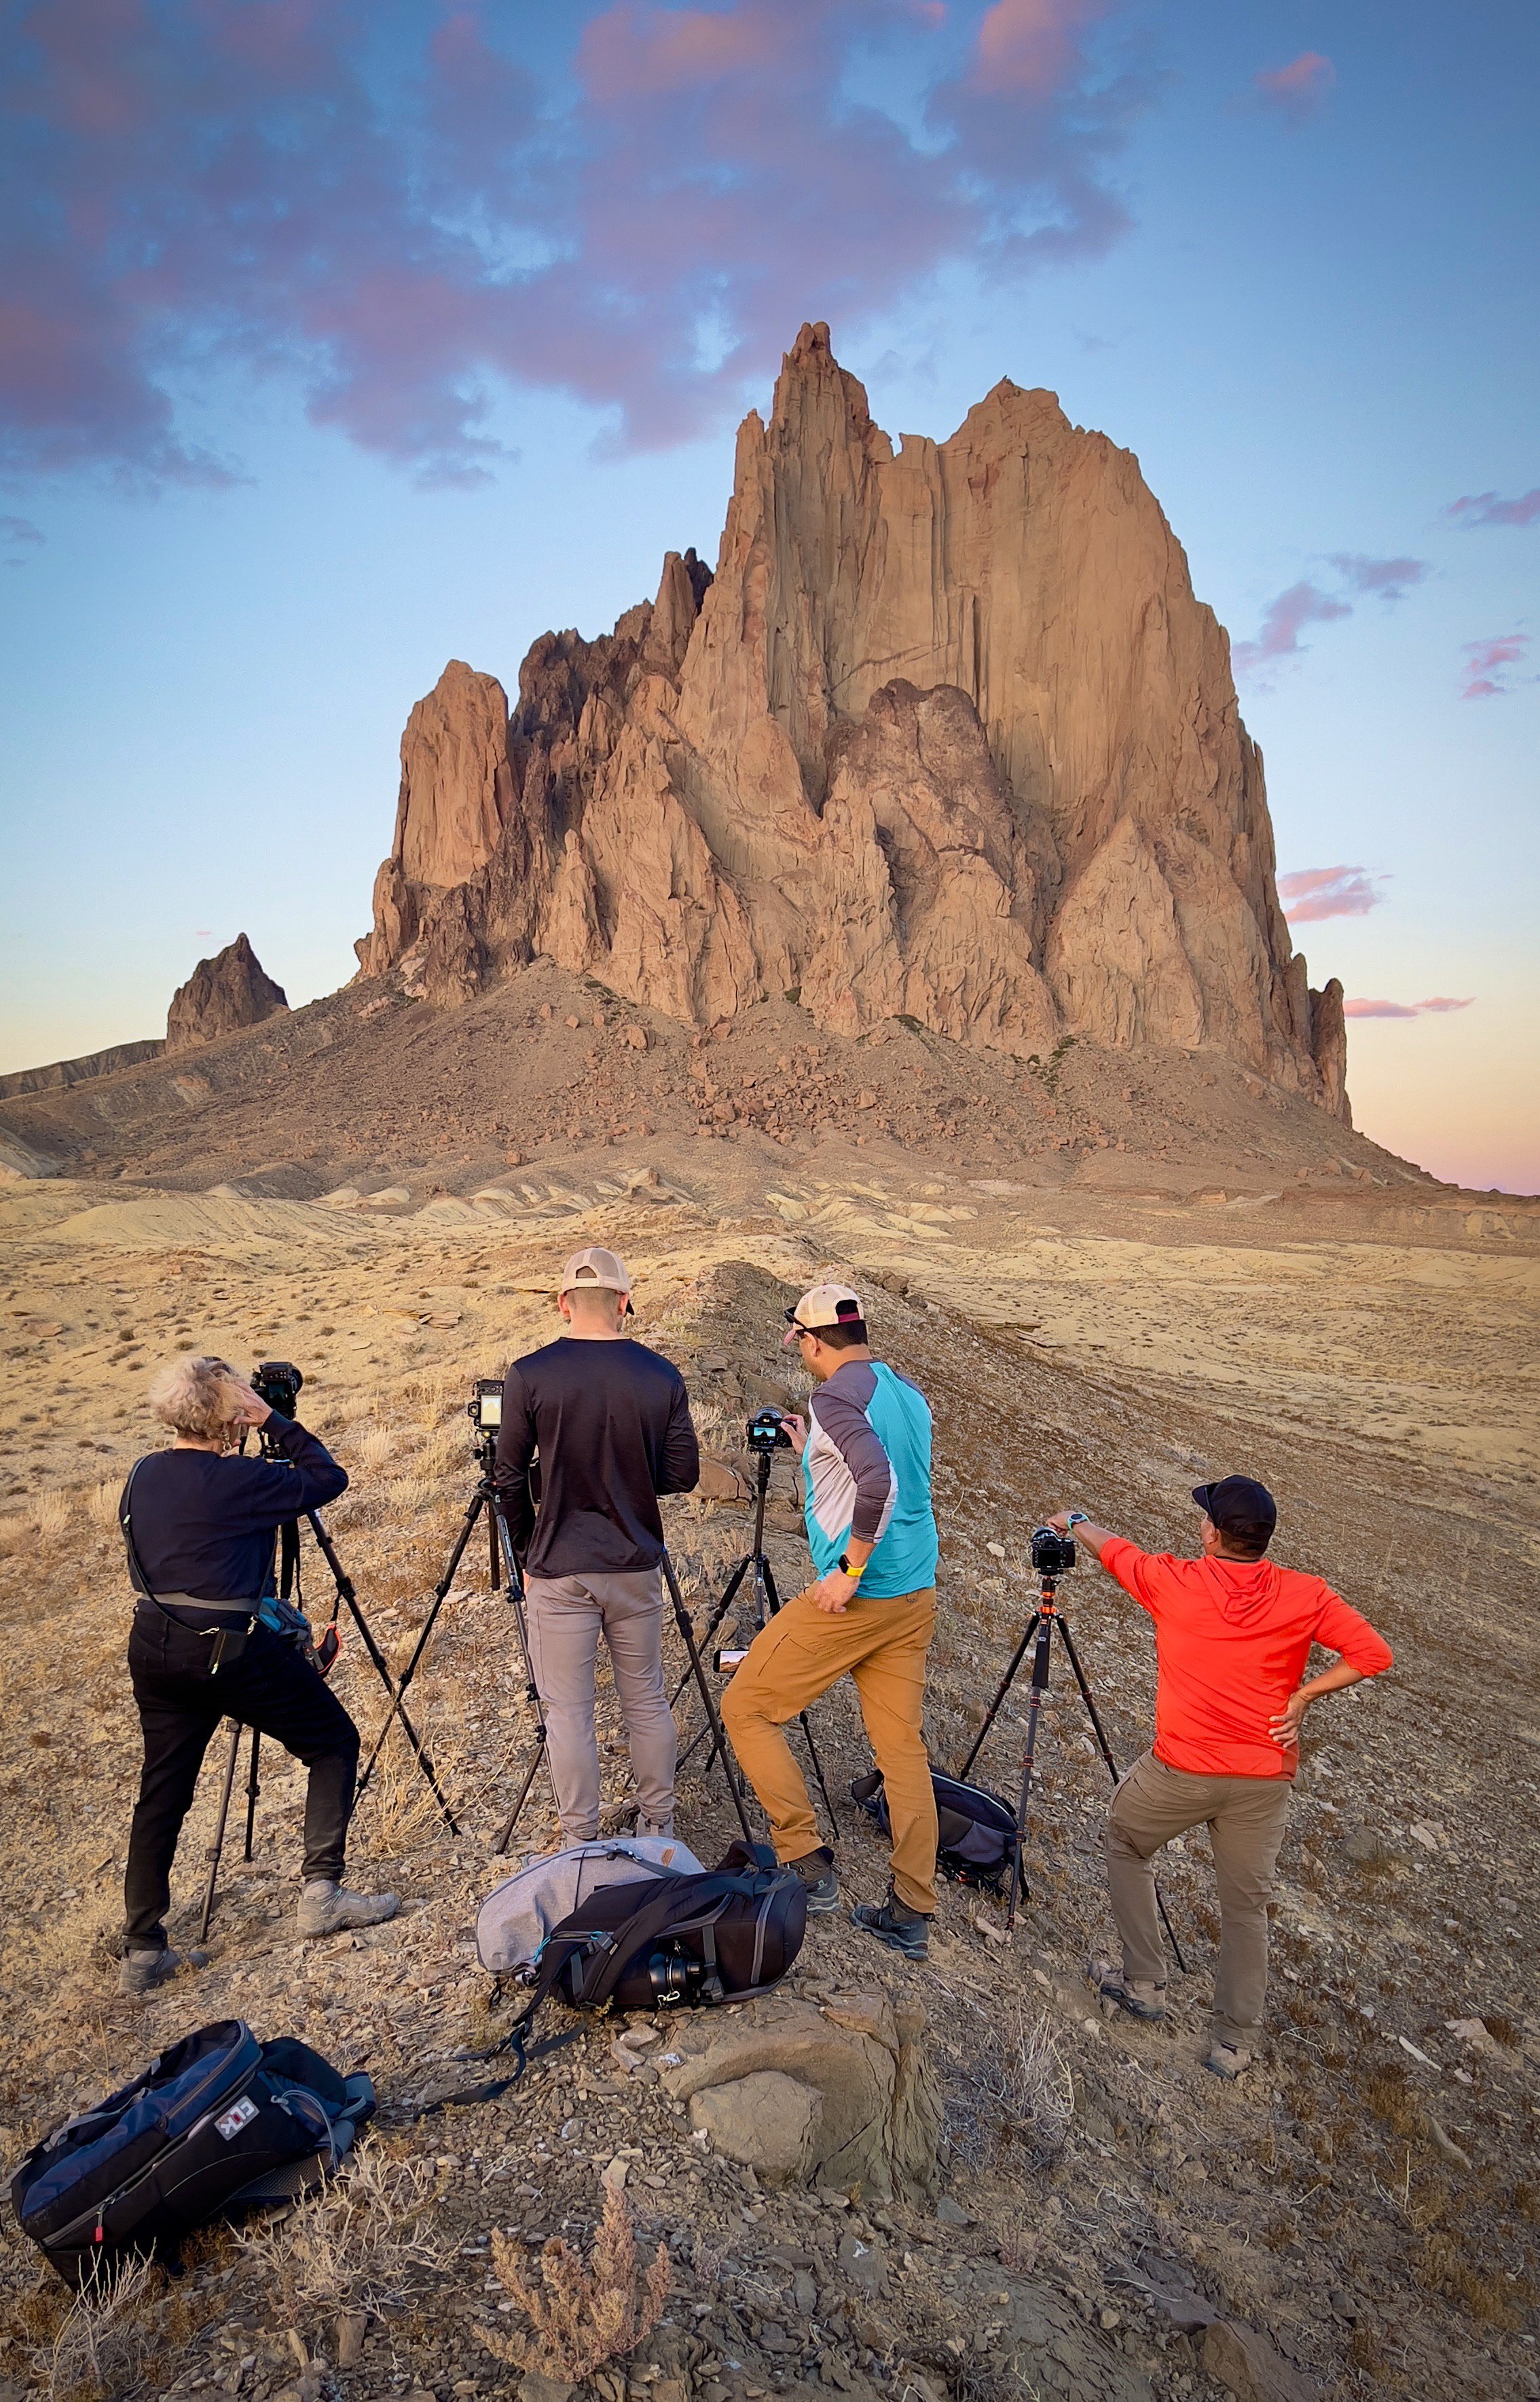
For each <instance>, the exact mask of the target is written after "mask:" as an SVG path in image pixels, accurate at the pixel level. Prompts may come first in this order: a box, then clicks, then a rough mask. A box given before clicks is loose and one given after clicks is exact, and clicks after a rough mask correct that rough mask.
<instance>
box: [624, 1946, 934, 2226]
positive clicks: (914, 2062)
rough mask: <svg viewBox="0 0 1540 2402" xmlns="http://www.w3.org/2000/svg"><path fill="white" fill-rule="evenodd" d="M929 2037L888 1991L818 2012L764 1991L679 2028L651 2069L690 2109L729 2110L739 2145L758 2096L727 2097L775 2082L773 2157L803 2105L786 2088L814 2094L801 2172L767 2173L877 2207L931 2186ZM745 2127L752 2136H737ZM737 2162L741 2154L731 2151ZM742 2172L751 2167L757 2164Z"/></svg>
mask: <svg viewBox="0 0 1540 2402" xmlns="http://www.w3.org/2000/svg"><path fill="white" fill-rule="evenodd" d="M924 2035H925V2017H924V2013H923V2011H921V2010H919V2009H906V2008H901V2009H895V2008H894V2006H893V2004H892V2003H891V2002H890V2001H889V2000H888V1998H887V1995H885V1994H876V1993H873V1994H853V1995H845V1996H842V1997H840V1998H838V1999H836V2000H835V2001H832V2002H830V2003H828V2004H826V2005H825V2006H824V2007H823V2008H821V2009H820V2008H818V2007H817V2006H816V2005H815V2004H814V2003H812V2002H808V2001H801V2000H797V1999H794V1998H792V1997H791V1996H783V1995H764V1996H763V1997H762V1998H761V1999H759V2000H756V2001H753V2002H749V2003H747V2004H745V2005H743V2006H742V2007H741V2008H739V2009H733V2010H731V2011H729V2012H728V2013H726V2015H725V2016H723V2017H722V2018H720V2019H715V2020H709V2021H696V2022H693V2023H692V2024H690V2025H689V2026H686V2027H681V2029H680V2032H679V2035H678V2036H677V2038H676V2043H675V2046H674V2048H673V2049H672V2050H670V2051H669V2052H667V2053H666V2054H665V2055H664V2056H663V2057H662V2058H661V2059H659V2060H658V2062H657V2069H658V2076H659V2078H660V2081H661V2082H662V2084H663V2085H664V2086H665V2088H666V2089H667V2091H668V2092H669V2094H670V2095H671V2096H672V2097H673V2099H674V2100H675V2101H679V2102H689V2103H691V2104H692V2105H693V2104H694V2098H695V2097H696V2096H697V2095H700V2096H703V2097H704V2096H706V2095H707V2094H710V2096H711V2100H710V2102H709V2104H708V2105H705V2108H706V2109H707V2111H708V2112H709V2113H710V2114H722V2113H726V2112H727V2111H728V2109H729V2107H730V2106H731V2107H732V2119H731V2125H732V2127H733V2129H734V2131H735V2141H740V2140H741V2141H742V2142H743V2143H744V2144H747V2143H748V2142H749V2141H750V2140H751V2133H752V2119H753V2109H752V2098H753V2097H752V2096H751V2095H750V2096H748V2097H742V2096H740V2097H736V2101H735V2105H729V2104H728V2103H726V2102H724V2101H723V2100H722V2093H723V2092H724V2091H726V2090H728V2089H731V2088H732V2087H733V2086H734V2085H736V2084H739V2083H742V2082H745V2081H747V2080H749V2079H752V2078H763V2077H765V2076H766V2075H773V2076H775V2077H777V2078H778V2079H779V2080H780V2084H777V2087H776V2088H775V2093H776V2097H777V2125H778V2127H779V2129H780V2131H781V2133H780V2134H779V2135H777V2159H778V2158H779V2157H780V2155H781V2152H782V2151H784V2149H785V2143H784V2141H783V2138H784V2137H785V2133H786V2131H787V2130H788V2129H790V2127H791V2125H792V2123H793V2120H794V2118H795V2115H796V2112H797V2111H799V2110H800V2109H801V2106H802V2105H793V2103H792V2101H791V2097H789V2096H788V2095H786V2094H784V2093H783V2092H782V2091H781V2085H792V2084H794V2085H796V2086H800V2087H803V2088H806V2089H811V2091H812V2092H813V2093H814V2094H815V2095H816V2096H817V2097H818V2103H819V2107H818V2111H817V2113H816V2115H813V2116H811V2117H809V2118H808V2119H807V2121H806V2124H805V2127H804V2133H803V2135H802V2137H801V2138H800V2142H801V2147H802V2148H801V2149H800V2151H799V2152H798V2155H797V2165H796V2166H795V2168H794V2169H787V2168H785V2167H778V2166H772V2167H771V2168H770V2171H769V2173H770V2174H772V2175H777V2176H786V2175H791V2174H795V2175H796V2176H797V2177H798V2178H799V2180H800V2181H801V2182H803V2183H804V2184H811V2185H830V2186H835V2187H838V2188H840V2189H841V2190H842V2191H845V2190H847V2189H849V2188H851V2187H853V2186H854V2187H859V2188H860V2190H861V2191H862V2192H863V2193H866V2194H869V2195H870V2196H872V2197H873V2199H874V2200H876V2201H879V2202H887V2201H891V2200H892V2199H893V2198H894V2197H895V2196H899V2197H901V2199H903V2200H905V2201H914V2200H918V2199H921V2198H924V2197H926V2196H928V2194H929V2193H930V2192H931V2191H932V2189H933V2188H934V2186H935V2182H936V2151H937V2145H938V2142H939V2139H940V2135H941V2123H942V2112H941V2104H940V2100H939V2097H938V2094H937V2090H936V2085H935V2080H934V2078H933V2076H932V2073H931V2070H930V2067H929V2063H928V2058H927V2054H926V2049H925V2042H924ZM757 2090H758V2089H756V2091H757ZM702 2123H709V2119H708V2118H703V2120H702ZM723 2123H724V2124H725V2123H728V2121H727V2119H725V2117H724V2118H723ZM740 2129H742V2130H747V2131H749V2132H748V2133H744V2134H743V2135H742V2136H741V2137H740V2136H739V2134H738V2133H737V2132H736V2131H738V2130H740ZM768 2148H769V2147H768V2146H767V2149H768ZM732 2157H733V2158H734V2159H745V2157H746V2155H745V2152H744V2151H743V2150H738V2151H735V2152H733V2154H732ZM747 2164H748V2165H750V2166H753V2167H755V2168H756V2169H757V2167H758V2160H757V2159H751V2160H748V2162H747Z"/></svg>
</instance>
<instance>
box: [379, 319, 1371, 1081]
mask: <svg viewBox="0 0 1540 2402" xmlns="http://www.w3.org/2000/svg"><path fill="white" fill-rule="evenodd" d="M374 915H375V922H374V930H373V932H372V933H371V934H370V935H368V936H367V937H366V938H365V940H364V942H362V943H361V944H360V945H359V946H358V948H359V956H360V962H361V966H362V969H363V972H364V974H366V975H375V976H378V975H384V974H387V973H393V972H396V971H400V973H402V975H403V977H404V980H405V985H406V990H407V991H408V992H410V993H413V994H414V995H419V996H421V997H424V998H426V999H428V1000H430V1001H437V1002H441V1003H453V1002H455V1001H462V1000H464V999H466V998H468V997H469V995H470V994H472V993H474V991H475V990H476V989H478V987H480V986H481V984H482V983H483V982H484V981H485V980H486V978H487V977H488V975H495V974H497V973H500V972H501V971H502V969H503V968H505V967H507V966H510V965H513V964H516V963H519V962H521V961H524V960H527V959H529V958H531V957H533V956H535V955H537V954H542V953H543V954H546V955H549V956H550V957H552V958H554V959H557V961H558V962H559V964H561V965H562V966H564V967H567V968H570V969H572V970H575V971H580V972H586V973H590V974H592V975H594V976H595V977H597V978H598V980H599V981H600V982H601V983H604V984H606V985H608V986H609V987H611V988H612V990H614V991H615V992H617V993H620V994H622V995H624V996H625V997H626V998H627V999H630V1000H633V1001H639V1002H641V1003H644V1004H646V1005H649V1006H651V1007H653V1008H656V1009H660V1010H663V1011H665V1012H667V1013H668V1014H669V1015H673V1016H675V1017H679V1018H681V1019H684V1020H686V1021H687V1022H690V1023H694V1024H700V1025H709V1024H713V1023H717V1022H720V1021H722V1020H723V1019H725V1018H728V1017H731V1016H733V1015H735V1014H736V1012H737V1011H738V1010H739V1009H742V1008H744V1007H745V1006H747V1005H748V1004H749V1003H751V1002H752V1001H756V1000H760V999H763V997H765V996H766V995H769V994H777V993H793V994H796V995H797V996H799V997H800V999H801V1001H802V1004H803V1006H804V1008H805V1009H806V1010H808V1011H809V1012H810V1014H811V1015H812V1016H813V1017H814V1019H815V1020H816V1022H817V1023H818V1024H819V1025H821V1026H826V1027H829V1028H835V1029H838V1030H839V1031H841V1032H844V1033H847V1034H856V1033H859V1032H861V1031H863V1030H864V1029H865V1028H868V1027H871V1026H873V1025H874V1024H876V1023H877V1022H878V1021H879V1020H880V1019H882V1018H884V1017H891V1016H895V1015H904V1016H908V1017H912V1018H914V1019H915V1020H917V1021H918V1022H919V1023H920V1024H921V1025H923V1026H926V1027H928V1028H932V1029H934V1031H936V1032H937V1033H940V1034H944V1035H947V1036H949V1037H951V1038H952V1039H953V1040H955V1041H958V1042H974V1043H981V1044H985V1045H988V1046H990V1047H992V1048H999V1049H1003V1050H1006V1051H1008V1052H1012V1053H1015V1054H1018V1055H1020V1056H1030V1055H1031V1054H1032V1053H1033V1052H1034V1051H1041V1050H1042V1048H1043V1047H1044V1046H1045V1045H1046V1044H1051V1043H1052V1042H1053V1041H1054V1040H1055V1039H1057V1038H1058V1037H1059V1036H1061V1035H1063V1034H1066V1033H1068V1034H1073V1035H1077V1036H1079V1037H1082V1038H1085V1039H1087V1040H1090V1041H1093V1042H1097V1043H1101V1044H1104V1045H1107V1046H1111V1047H1116V1048H1120V1049H1126V1048H1131V1047H1133V1046H1135V1045H1138V1044H1142V1043H1156V1044H1170V1045H1175V1046H1177V1047H1179V1048H1182V1049H1185V1050H1194V1049H1198V1048H1200V1047H1202V1046H1204V1045H1212V1046H1214V1047H1216V1048H1218V1049H1220V1050H1223V1051H1225V1052H1227V1053H1229V1054H1231V1056H1234V1057H1236V1058H1238V1059H1241V1060H1244V1062H1245V1063H1246V1065H1247V1066H1248V1067H1251V1068H1253V1069H1256V1070H1259V1071H1261V1072H1262V1073H1264V1074H1266V1075H1268V1076H1270V1077H1272V1079H1273V1080H1274V1081H1276V1082H1277V1083H1279V1084H1284V1085H1286V1086H1287V1087H1289V1088H1291V1089H1293V1090H1298V1091H1303V1092H1307V1093H1309V1094H1311V1095H1312V1096H1313V1097H1314V1098H1316V1099H1318V1100H1319V1101H1320V1102H1321V1103H1322V1105H1323V1106H1324V1107H1326V1108H1327V1109H1329V1110H1331V1111H1333V1112H1334V1113H1335V1114H1336V1115H1339V1116H1341V1117H1343V1118H1345V1117H1346V1116H1347V1099H1346V1093H1345V1090H1344V1087H1343V1083H1342V1075H1343V1065H1344V1038H1343V1028H1342V1019H1341V1001H1340V996H1339V997H1338V999H1337V1000H1335V1001H1334V1000H1333V997H1332V991H1331V987H1328V988H1327V992H1326V993H1324V994H1321V995H1318V996H1312V995H1311V994H1310V992H1309V990H1308V988H1307V985H1306V978H1305V965H1304V961H1303V959H1300V958H1298V957H1297V956H1295V955H1294V953H1293V951H1292V948H1291V945H1290V942H1289V935H1288V929H1287V927H1286V923H1285V921H1284V918H1283V914H1282V912H1281V910H1280V908H1279V905H1278V898H1277V892H1276V890H1275V887H1274V880H1273V851H1272V826H1271V823H1270V821H1269V817H1268V810H1267V800H1266V794H1265V791H1264V787H1263V780H1262V765H1261V759H1260V755H1259V753H1258V751H1257V749H1256V747H1255V745H1254V744H1253V743H1252V741H1251V740H1250V738H1249V737H1248V735H1247V734H1246V731H1245V728H1244V725H1242V723H1241V718H1240V712H1239V709H1238V706H1237V703H1236V697H1235V687H1234V683H1233V682H1232V680H1231V670H1230V651H1229V642H1228V640H1227V637H1226V635H1225V632H1224V629H1223V628H1222V627H1220V626H1219V624H1218V623H1217V620H1216V618H1215V617H1214V615H1213V613H1212V612H1211V611H1210V610H1209V609H1207V608H1205V607H1204V606H1203V604H1202V603H1201V602H1200V601H1196V600H1195V599H1194V598H1193V594H1192V588H1191V584H1190V582H1189V575H1188V569H1187V561H1186V559H1185V557H1184V555H1183V552H1182V550H1181V547H1180V545H1179V544H1178V543H1177V542H1176V538H1175V537H1174V535H1173V534H1172V532H1171V530H1170V528H1169V527H1168V525H1167V524H1166V521H1165V518H1164V517H1163V516H1162V512H1161V509H1160V507H1159V505H1158V504H1157V503H1156V501H1155V499H1154V497H1153V495H1152V494H1151V493H1150V491H1149V490H1148V487H1147V486H1146V484H1145V482H1144V479H1143V477H1142V476H1141V475H1140V473H1139V467H1138V462H1137V461H1136V460H1135V459H1134V457H1133V456H1132V455H1131V453H1129V452H1128V451H1125V450H1120V449H1117V448H1116V447H1115V446H1114V445H1113V444H1112V443H1110V442H1108V441H1107V439H1106V437H1105V436H1104V435H1098V434H1088V433H1085V432H1084V431H1082V430H1081V429H1080V428H1079V427H1076V426H1073V425H1071V424H1070V423H1069V422H1068V421H1067V419H1066V417H1065V416H1064V414H1063V412H1062V410H1061V409H1060V407H1059V406H1058V403H1057V401H1056V400H1055V399H1054V397H1053V395H1052V393H1046V392H1023V391H1021V390H1019V389H1018V387H1017V386H1015V385H1014V384H1011V383H1000V384H998V385H997V387H996V389H995V390H994V391H993V392H992V393H990V394H989V395H988V397H987V399H985V400H983V401H982V402H981V403H980V404H979V406H978V407H976V408H974V409H972V410H971V411H970V412H969V416H968V418H967V420H966V421H965V422H964V423H963V425H962V426H961V427H960V428H959V430H958V431H957V432H956V434H955V435H953V436H952V438H951V439H950V440H949V441H947V442H942V443H936V442H932V441H929V440H928V439H924V438H915V437H913V436H908V435H906V436H904V437H903V439H902V441H901V447H900V449H899V450H898V452H897V453H896V454H895V452H894V449H893V446H892V444H891V442H890V441H889V440H888V437H887V435H886V434H884V433H882V432H881V431H880V429H879V428H878V427H876V426H875V425H873V422H872V420H871V417H870V416H869V414H868V412H867V406H866V395H865V393H864V392H863V391H862V389H861V387H860V385H859V383H858V382H857V381H856V380H855V379H854V378H853V377H852V376H849V375H847V374H846V372H845V370H844V369H843V368H842V367H840V366H838V365H837V363H836V362H835V360H834V358H833V356H832V353H831V351H830V347H829V336H828V329H827V327H825V326H823V325H814V326H804V328H803V330H802V333H801V334H800V335H799V337H798V338H797V342H796V345H795V347H794V348H793V350H792V351H791V353H790V354H789V356H788V357H787V359H786V360H785V362H784V365H783V368H782V373H781V376H780V379H779V380H778V382H777V387H776V399H775V407H774V410H773V412H772V415H771V418H770V421H769V423H768V425H765V424H763V423H762V422H761V420H760V418H759V417H758V415H757V414H754V413H750V415H749V417H748V418H746V419H745V421H744V423H743V425H742V427H741V428H740V430H739V434H738V446H737V462H736V479H735V485H734V491H733V497H732V500H731V502H730V503H729V505H728V512H727V523H726V528H725V530H724V531H723V534H722V547H721V554H720V558H719V560H718V565H717V570H716V573H715V575H714V576H713V575H712V574H711V573H709V571H708V569H706V568H705V567H704V566H703V565H702V564H701V562H700V561H699V560H698V559H696V558H695V556H694V552H693V551H692V552H687V553H685V554H684V555H683V556H682V557H681V556H680V555H679V554H678V553H675V552H670V553H669V555H668V557H667V559H666V561H665V564H664V572H663V580H662V583H661V585H660V587H659V590H658V596H657V599H656V601H654V602H653V603H651V604H648V603H646V602H643V603H641V604H639V606H638V607H636V608H634V609H631V610H629V611H627V613H626V615H625V616H623V617H622V618H621V619H620V620H619V622H618V624H617V625H616V627H615V629H614V632H613V633H612V634H611V635H607V636H603V637H600V638H599V639H598V640H597V641H594V642H585V641H584V640H583V639H582V638H581V637H580V636H578V635H577V634H575V633H571V632H569V633H564V634H547V635H543V636H542V637H541V639H540V640H539V641H538V642H536V643H535V644H534V646H533V647H532V649H531V650H530V652H529V656H528V657H527V658H526V659H525V662H524V665H523V668H522V670H520V674H519V694H518V700H517V702H516V706H515V708H514V711H513V713H512V716H511V718H506V717H505V715H504V713H503V710H502V687H501V686H500V685H499V684H498V683H496V682H495V681H494V680H493V679H492V678H491V677H489V676H480V675H476V674H474V673H473V672H472V670H470V669H468V668H466V667H464V666H462V665H461V663H460V662H459V661H456V662H454V663H452V664H451V665H450V667H448V668H447V670H445V673H444V676H443V677H442V678H441V679H440V682H439V683H438V685H437V686H436V687H435V689H434V691H433V693H432V694H431V695H430V696H429V697H428V698H427V699H426V700H424V701H421V702H419V705H418V707H417V708H416V709H415V710H414V711H413V712H412V715H411V718H410V721H409V722H408V725H407V728H406V735H405V737H404V738H403V741H402V780H401V797H400V804H399V807H398V809H397V815H396V832H395V841H394V844H393V847H392V853H391V856H390V858H389V859H388V860H387V861H386V862H385V863H384V865H383V866H382V867H381V869H380V871H379V876H378V880H377V883H376V888H375V913H374Z"/></svg>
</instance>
